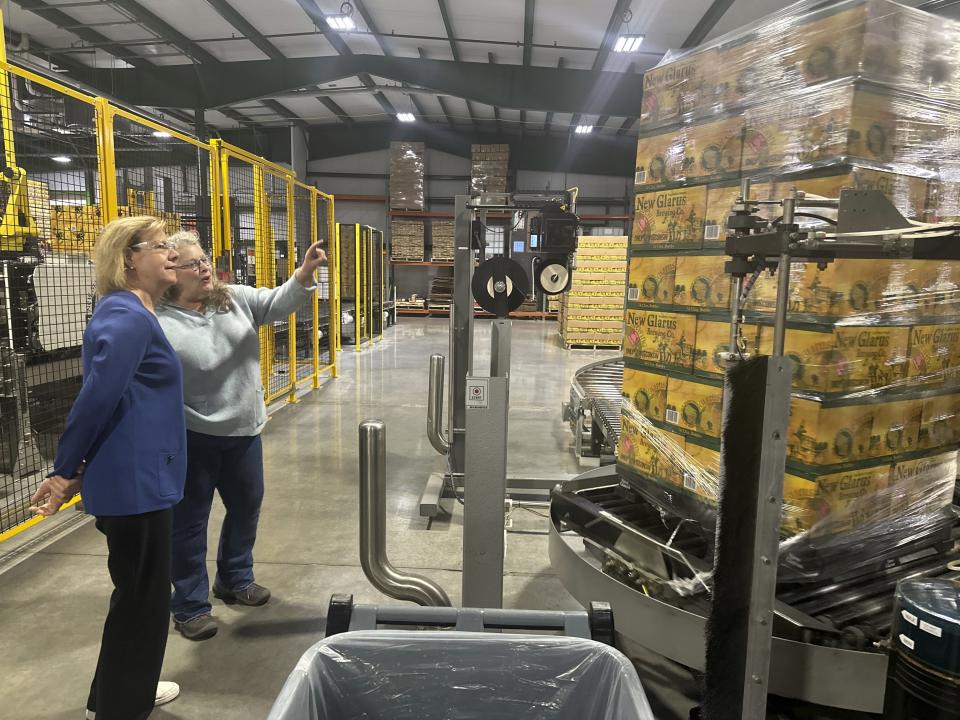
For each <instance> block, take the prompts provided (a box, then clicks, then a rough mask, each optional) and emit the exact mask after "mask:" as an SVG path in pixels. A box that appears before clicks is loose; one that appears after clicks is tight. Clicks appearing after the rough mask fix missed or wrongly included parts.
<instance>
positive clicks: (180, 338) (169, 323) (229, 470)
mask: <svg viewBox="0 0 960 720" xmlns="http://www.w3.org/2000/svg"><path fill="white" fill-rule="evenodd" d="M172 239H173V240H175V241H176V242H177V251H178V252H179V253H180V260H179V263H178V266H177V284H176V285H175V286H174V287H172V288H171V289H170V292H169V293H168V294H167V296H166V302H165V303H163V304H161V305H160V307H159V308H158V309H157V315H158V317H159V319H160V325H161V326H162V327H163V331H164V333H165V334H166V336H167V339H168V340H169V341H170V344H171V345H172V346H173V348H174V350H176V352H177V355H179V356H180V361H181V362H182V363H183V397H184V405H185V410H186V421H187V481H186V487H185V489H184V496H183V500H182V501H181V502H180V504H179V505H177V506H176V508H174V513H173V597H172V599H171V603H170V611H171V613H172V614H173V618H174V627H175V628H176V629H177V630H178V631H179V632H180V634H182V635H183V636H184V637H186V638H189V639H191V640H205V639H206V638H209V637H213V636H214V635H215V634H216V632H217V623H216V621H215V620H214V618H213V617H212V616H211V614H210V611H211V605H210V599H209V596H208V594H209V579H208V577H207V565H206V556H207V523H208V521H209V518H210V508H211V505H212V504H213V494H214V491H215V490H216V491H217V492H219V494H220V498H221V500H223V504H224V507H225V508H226V511H227V513H226V517H225V518H224V520H223V527H222V528H221V530H220V544H219V549H218V551H217V576H216V579H215V580H214V583H213V594H214V596H215V597H217V598H219V599H221V600H223V601H224V602H227V603H239V604H241V605H263V604H264V603H266V602H267V601H268V600H269V599H270V591H269V590H268V589H267V588H265V587H263V586H262V585H258V584H257V583H255V582H254V578H253V545H254V542H255V540H256V536H257V520H258V517H259V515H260V503H261V501H262V499H263V451H262V447H261V444H260V431H261V430H262V429H263V426H264V424H265V423H266V420H267V411H266V407H265V405H264V400H263V386H262V384H261V382H260V340H259V336H258V328H259V327H260V326H261V325H265V324H267V323H271V322H275V321H278V320H284V319H286V318H287V317H288V316H289V315H290V314H291V313H293V312H295V311H296V310H297V308H299V307H300V306H301V305H303V304H304V303H305V302H307V301H308V300H309V299H310V298H311V295H312V293H313V290H314V288H315V285H314V280H313V276H314V273H315V272H316V270H317V268H318V267H319V266H320V265H321V264H323V263H324V262H326V259H327V257H326V255H325V254H324V252H323V250H321V249H320V247H319V244H314V245H312V246H310V248H309V249H308V250H307V252H306V255H305V257H304V259H303V264H301V265H300V267H299V268H298V269H297V271H296V273H294V276H293V277H292V278H290V279H289V280H288V281H287V282H286V283H284V284H283V285H282V286H280V287H278V288H270V289H268V288H253V287H248V286H245V285H225V284H223V283H221V282H220V281H219V280H217V279H216V278H215V277H214V275H213V269H212V267H211V263H210V259H209V258H208V257H207V256H206V255H205V254H204V252H203V249H202V248H201V247H200V244H199V243H198V242H197V237H196V235H194V234H193V233H177V234H176V235H173V236H172Z"/></svg>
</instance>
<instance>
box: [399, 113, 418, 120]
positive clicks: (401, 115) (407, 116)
mask: <svg viewBox="0 0 960 720" xmlns="http://www.w3.org/2000/svg"><path fill="white" fill-rule="evenodd" d="M397 120H399V121H400V122H413V121H414V120H416V118H415V117H413V113H397Z"/></svg>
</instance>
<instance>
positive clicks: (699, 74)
mask: <svg viewBox="0 0 960 720" xmlns="http://www.w3.org/2000/svg"><path fill="white" fill-rule="evenodd" d="M715 61H716V51H715V50H712V49H711V50H704V51H701V52H697V53H693V54H692V55H689V56H687V57H684V58H681V59H679V60H677V61H676V62H672V63H667V64H664V65H661V66H659V67H655V68H652V69H650V70H647V71H646V72H645V73H644V74H643V103H642V107H641V110H640V126H641V127H655V126H657V125H663V124H666V123H672V122H676V121H677V120H679V119H680V117H681V116H682V115H684V114H686V113H692V112H697V111H699V110H700V109H701V106H702V105H703V104H704V103H705V102H706V100H707V95H708V94H709V92H710V90H711V86H710V83H709V80H708V78H709V76H710V75H711V74H712V72H713V67H714V63H715Z"/></svg>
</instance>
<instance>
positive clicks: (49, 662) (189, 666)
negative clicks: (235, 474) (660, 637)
mask: <svg viewBox="0 0 960 720" xmlns="http://www.w3.org/2000/svg"><path fill="white" fill-rule="evenodd" d="M447 328H448V324H447V321H446V320H421V319H408V318H401V323H400V325H398V326H397V327H395V328H392V329H389V330H388V331H387V334H386V338H385V339H384V340H383V341H382V342H381V343H378V344H377V345H376V346H374V347H373V348H370V349H367V350H365V351H364V352H363V353H359V354H357V353H354V352H353V351H352V349H350V348H347V349H345V352H344V354H343V355H342V356H341V358H342V359H341V374H340V377H339V378H338V379H337V380H329V381H325V383H324V385H323V387H322V388H321V389H320V390H318V391H316V392H312V393H309V394H307V395H305V396H304V397H303V398H302V400H301V401H300V402H299V403H298V404H296V405H292V406H288V407H284V408H282V409H280V410H278V411H276V412H275V413H274V414H273V417H272V419H271V421H270V422H269V424H268V426H267V428H266V430H265V432H264V436H263V437H264V453H265V458H264V462H265V468H266V480H267V492H266V498H265V501H264V505H263V511H262V514H261V519H260V534H259V538H258V541H257V546H256V552H255V557H256V577H257V581H258V582H260V583H262V584H264V585H266V586H268V587H270V588H271V589H272V590H273V594H274V595H273V599H272V600H271V602H270V603H269V604H268V605H267V606H265V607H263V608H237V607H228V606H226V605H223V604H222V603H220V602H219V601H214V615H215V616H216V617H217V619H218V620H219V622H220V633H219V634H218V635H217V636H216V637H215V638H213V639H212V640H208V641H205V642H200V643H194V642H189V641H187V640H184V639H183V638H181V637H180V636H179V635H178V634H176V633H173V632H172V631H171V636H170V642H169V644H168V646H167V654H166V661H165V667H164V673H163V676H164V678H165V679H169V680H175V681H177V682H179V683H180V684H181V686H182V688H183V695H182V696H181V697H180V698H179V699H178V700H177V701H176V702H174V703H172V704H170V705H168V706H166V707H164V708H162V709H159V710H157V711H156V712H155V713H154V715H153V717H156V718H158V720H165V719H173V718H182V719H183V720H187V719H190V720H203V719H206V718H218V719H220V718H233V717H237V718H240V717H243V718H261V717H265V716H266V715H267V713H268V711H269V709H270V707H271V705H272V703H273V701H274V699H275V698H276V696H277V694H278V692H279V690H280V688H281V686H282V685H283V682H284V680H285V678H286V677H287V675H288V673H289V672H290V670H291V669H292V668H293V667H294V665H295V663H296V661H297V659H298V658H299V657H300V655H301V654H302V653H303V652H304V650H306V649H307V648H308V647H309V646H310V645H311V644H312V643H314V642H316V641H317V640H319V639H320V638H321V637H322V634H323V628H324V621H325V620H324V616H325V613H326V607H327V602H328V600H329V597H330V595H331V593H339V592H349V593H353V595H354V597H355V599H356V600H357V601H359V602H396V601H392V600H389V599H388V598H386V597H384V596H383V595H381V594H380V593H378V592H377V591H375V590H374V589H373V588H372V587H371V586H370V585H369V583H368V582H367V581H366V579H365V578H364V575H363V572H362V570H361V569H360V567H359V559H358V554H357V425H358V423H359V422H360V421H361V420H363V419H365V418H381V419H383V420H384V421H385V422H386V426H387V453H388V458H387V473H388V501H387V525H388V532H389V539H388V552H389V555H390V558H391V560H392V561H393V563H394V564H395V565H396V566H398V567H400V568H402V569H415V570H417V571H419V572H422V573H423V574H424V575H427V576H429V577H431V578H433V579H434V580H436V581H438V582H439V583H441V584H442V585H443V586H444V587H445V588H446V589H447V591H448V593H449V594H450V597H451V599H452V600H453V601H454V603H455V604H456V603H457V602H458V601H459V598H460V550H461V543H460V513H459V508H456V509H455V511H454V514H453V516H452V517H447V518H444V519H442V520H435V521H433V522H432V523H431V522H428V521H427V520H425V519H423V518H420V517H419V516H418V514H417V501H418V499H419V494H420V491H421V489H422V485H423V483H424V481H425V480H426V478H427V476H428V475H429V473H430V472H433V471H439V470H442V469H443V460H442V458H440V456H439V455H437V453H436V452H435V451H434V450H433V449H432V447H431V446H430V444H429V442H428V440H427V438H426V434H425V426H426V400H427V390H426V383H427V365H428V358H429V355H430V354H431V353H433V352H442V353H446V352H447ZM488 328H489V325H488V324H486V323H485V322H484V321H482V320H481V321H478V322H477V340H476V347H475V357H476V358H477V360H476V368H477V371H478V372H480V371H481V368H485V367H486V362H487V358H488V357H489V355H488V353H489V330H488ZM612 355H613V353H609V352H592V351H583V350H581V351H566V350H564V349H563V348H562V347H561V346H560V345H559V343H558V341H557V337H556V325H555V324H554V323H552V322H549V323H545V322H535V321H517V322H516V323H515V324H514V335H513V358H512V376H513V379H512V384H511V389H510V395H511V400H512V403H511V415H510V474H511V475H516V476H535V477H544V476H546V477H556V478H558V479H560V478H564V477H570V476H573V475H575V474H578V473H580V472H582V471H583V470H585V469H588V467H589V465H581V464H580V463H579V462H578V461H577V459H576V458H575V457H574V455H573V453H572V451H571V449H570V448H571V444H572V436H571V434H570V431H569V429H568V428H567V427H566V425H564V424H563V423H562V422H561V420H560V402H561V400H563V399H566V397H567V395H568V393H569V383H570V378H571V376H572V374H573V372H574V371H575V370H576V369H577V368H579V367H581V366H583V365H585V364H586V363H588V362H591V361H593V360H597V359H601V358H604V357H609V356H612ZM594 462H595V461H594ZM68 512H69V511H68ZM221 518H222V508H221V507H220V506H219V504H216V505H215V510H214V517H213V519H212V522H211V535H210V547H212V548H215V547H216V540H217V533H218V532H219V520H220V519H221ZM513 520H514V523H513V530H515V531H516V532H511V533H510V534H509V535H508V547H507V561H506V577H505V579H504V587H505V593H504V595H505V597H504V601H505V606H507V607H524V608H543V609H578V608H579V605H578V604H577V602H576V601H575V600H574V599H573V598H572V597H571V596H570V595H569V594H568V593H567V592H566V591H565V590H564V589H563V586H562V585H561V583H560V581H559V580H558V579H557V577H556V576H555V575H554V574H553V572H552V570H551V568H550V563H549V560H548V558H547V550H546V547H547V545H546V537H545V533H546V529H547V522H548V521H547V520H546V519H545V518H544V517H542V516H541V515H538V514H535V513H534V512H530V511H528V510H523V509H515V510H514V512H513ZM75 522H76V520H75V518H73V519H71V523H70V524H74V523H75ZM76 524H77V525H78V526H79V527H78V528H77V529H74V530H73V531H71V532H69V533H68V534H66V535H65V536H64V537H61V538H60V539H58V540H56V541H55V542H53V543H52V544H49V545H48V546H46V547H42V548H41V549H39V550H33V551H32V552H30V553H29V554H26V553H24V555H23V556H22V557H18V558H17V563H16V564H15V566H14V567H12V568H11V569H9V570H7V571H6V572H5V573H4V574H3V575H2V576H0V607H2V608H3V610H2V612H0V643H2V646H3V648H4V652H3V653H2V655H0V677H2V678H3V682H2V683H0V707H5V708H8V709H11V710H12V708H14V707H16V708H19V710H18V711H17V713H16V717H18V718H23V719H26V718H44V719H46V720H61V719H63V720H67V719H70V720H74V719H76V718H80V717H82V716H83V703H84V701H85V698H86V692H87V688H88V686H89V681H90V676H91V673H92V672H93V667H94V663H95V660H96V654H97V649H98V645H99V638H100V630H101V624H102V621H103V616H104V614H105V611H106V605H107V599H108V596H109V591H110V583H109V578H108V576H107V572H106V564H105V552H106V547H105V544H104V542H103V539H102V536H101V535H100V534H99V533H98V532H97V531H96V529H95V528H94V527H93V524H92V523H91V522H89V521H80V522H76ZM43 525H44V524H43V523H41V525H40V528H42V527H43ZM31 532H33V531H31ZM26 540H30V537H29V536H27V537H26ZM22 542H23V539H21V541H20V544H21V545H22ZM5 552H7V553H8V554H9V548H6V547H3V546H0V559H2V556H3V554H4V553H5ZM214 553H215V550H214ZM8 560H9V558H8ZM8 564H13V563H8ZM214 570H215V569H214V566H213V563H210V572H211V577H212V576H213V572H214ZM640 670H641V674H642V677H643V680H644V683H645V687H646V689H647V693H648V695H649V696H650V699H651V704H652V705H653V706H654V709H655V711H656V713H657V717H658V718H661V719H662V720H673V719H674V718H676V719H678V720H680V719H685V718H686V717H687V710H688V709H689V707H690V706H691V705H692V704H693V701H692V700H691V699H690V698H691V697H692V696H693V694H694V693H695V687H694V685H693V682H692V681H691V679H690V676H689V674H687V673H686V672H685V671H683V670H682V669H680V668H678V667H677V666H675V665H673V664H672V663H669V662H666V661H662V660H658V659H656V658H648V659H647V658H645V659H644V660H643V662H642V663H641V666H640Z"/></svg>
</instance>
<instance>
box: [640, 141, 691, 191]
mask: <svg viewBox="0 0 960 720" xmlns="http://www.w3.org/2000/svg"><path fill="white" fill-rule="evenodd" d="M686 143H687V132H686V130H685V129H684V128H676V129H673V130H667V131H664V132H654V133H652V134H649V135H645V134H641V136H640V138H639V139H638V140H637V163H636V174H635V176H634V184H635V185H636V186H637V187H638V188H639V187H642V186H644V185H660V184H663V183H668V182H673V181H675V180H679V179H680V178H682V177H683V176H684V160H685V155H684V153H685V148H686Z"/></svg>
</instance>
